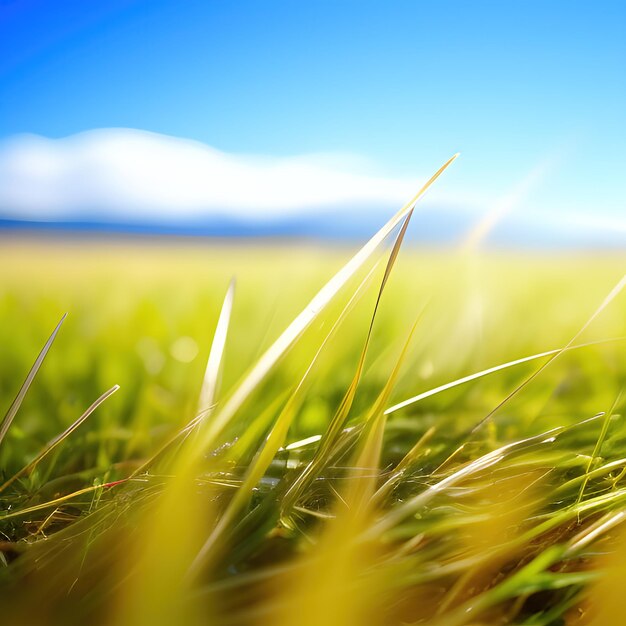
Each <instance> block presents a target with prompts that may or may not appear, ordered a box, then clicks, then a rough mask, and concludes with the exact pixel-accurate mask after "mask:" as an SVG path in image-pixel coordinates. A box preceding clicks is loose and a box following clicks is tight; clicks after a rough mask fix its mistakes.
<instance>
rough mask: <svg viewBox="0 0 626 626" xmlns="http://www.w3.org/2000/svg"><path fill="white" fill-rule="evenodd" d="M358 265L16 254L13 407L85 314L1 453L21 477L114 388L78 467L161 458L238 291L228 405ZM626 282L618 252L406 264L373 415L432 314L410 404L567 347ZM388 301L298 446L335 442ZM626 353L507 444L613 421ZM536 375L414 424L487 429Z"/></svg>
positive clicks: (225, 251) (102, 242) (165, 253)
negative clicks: (329, 430) (440, 422)
mask: <svg viewBox="0 0 626 626" xmlns="http://www.w3.org/2000/svg"><path fill="white" fill-rule="evenodd" d="M352 251H353V250H352V249H351V248H350V246H348V245H346V246H344V247H341V246H339V247H337V246H334V247H330V246H325V245H323V244H315V243H312V242H307V241H302V242H289V241H282V242H265V243H263V242H262V241H258V242H248V243H246V242H245V241H240V242H237V243H228V242H226V241H219V240H202V239H190V240H169V239H168V240H161V239H158V238H154V239H149V238H147V239H143V240H135V239H121V240H107V239H102V238H94V239H93V240H87V241H84V240H79V239H72V238H65V239H63V238H47V239H46V238H44V239H39V240H37V239H32V238H30V239H29V238H23V239H20V238H15V239H11V240H9V239H4V240H3V242H2V246H1V248H0V282H1V284H2V292H1V296H0V319H1V321H2V323H1V324H0V343H1V345H2V346H3V358H2V360H1V361H0V384H1V385H2V387H1V390H0V391H1V394H2V398H3V401H4V404H5V405H7V407H8V402H9V399H10V398H11V397H12V395H14V394H15V393H16V391H17V389H18V387H19V385H20V384H21V381H22V380H23V378H24V376H25V374H26V372H27V370H28V368H29V367H30V364H31V363H32V361H33V359H34V357H35V356H36V354H37V352H38V351H39V349H40V347H41V345H43V342H44V341H45V338H46V337H47V335H48V334H49V332H50V331H51V329H52V328H53V326H54V324H55V323H56V322H57V321H58V319H59V318H60V317H61V315H62V314H63V313H65V312H68V313H69V317H68V319H67V320H66V322H65V324H64V326H63V328H62V330H61V333H60V335H59V337H58V339H57V342H56V344H55V345H54V349H53V350H52V351H51V353H50V354H49V356H48V357H47V361H46V363H45V366H44V367H43V369H42V370H41V372H40V374H39V375H38V377H37V379H36V382H35V384H34V385H33V387H32V389H31V391H30V392H29V394H28V396H27V399H26V401H25V402H24V405H23V408H22V410H21V411H20V415H19V419H18V420H16V422H15V426H14V429H13V430H12V432H11V433H10V437H11V445H10V446H5V448H4V450H2V452H1V454H2V455H4V457H3V458H4V462H5V463H6V462H7V461H9V464H8V467H9V468H11V467H14V466H15V464H19V463H23V462H24V461H25V460H26V459H27V458H28V457H29V455H32V454H33V453H34V452H35V451H36V450H37V449H38V448H39V447H40V446H41V445H42V444H43V443H44V442H45V441H47V440H48V439H49V438H50V437H51V436H52V435H53V434H54V433H56V432H58V431H59V430H60V429H62V428H63V427H65V426H67V425H69V424H70V423H71V422H72V421H73V420H74V419H76V418H77V416H78V415H79V414H80V413H81V412H82V411H83V410H84V409H85V408H86V407H87V406H88V405H89V404H90V403H91V402H92V401H93V400H94V399H95V398H96V397H97V396H98V395H99V394H100V393H102V392H103V391H104V390H105V389H107V388H109V387H110V386H111V385H113V384H116V383H117V384H119V385H121V391H120V392H119V393H118V394H117V395H116V396H115V397H113V398H111V400H109V401H108V402H107V403H106V405H105V406H103V407H102V408H101V409H100V410H99V411H98V412H97V414H95V415H94V416H93V418H92V420H91V422H90V423H88V424H87V425H85V426H84V427H83V428H82V429H81V431H80V432H78V433H76V434H75V435H74V437H78V438H81V439H84V440H85V442H88V445H87V447H86V449H85V450H84V451H83V452H82V456H81V458H80V459H74V460H73V461H72V460H71V459H68V461H67V462H68V463H76V464H78V465H79V466H85V467H89V466H94V467H95V466H101V467H106V466H107V465H108V464H109V463H111V462H115V461H120V460H122V459H125V458H127V457H128V456H129V455H130V456H136V457H141V456H142V455H145V454H146V453H147V452H148V451H149V450H151V449H153V447H154V446H155V445H156V444H157V443H158V442H159V441H160V440H162V439H163V438H164V437H165V436H166V434H167V433H168V432H171V431H172V430H173V429H174V428H176V427H179V426H181V425H182V424H184V423H186V422H187V421H188V420H189V419H190V418H191V417H192V415H193V412H194V410H195V408H196V404H197V401H198V393H199V389H200V385H201V381H202V376H203V372H204V368H205V366H206V360H207V356H208V351H209V347H210V344H211V337H212V333H213V332H214V328H215V324H216V322H217V316H218V314H219V310H220V306H221V301H222V298H223V297H224V293H225V291H226V288H227V286H228V282H229V281H230V279H231V278H233V277H235V278H236V283H237V285H236V297H235V304H234V310H233V318H232V326H231V328H232V330H231V333H230V335H229V338H228V344H227V348H226V354H225V359H224V374H223V385H224V387H223V388H224V390H226V391H227V390H228V389H230V388H232V387H233V386H234V385H235V384H236V383H237V381H238V380H240V379H241V377H242V376H243V375H244V373H245V372H246V371H247V370H248V369H249V367H250V366H251V365H252V364H253V362H254V361H255V360H256V359H257V358H258V357H259V356H260V354H261V353H262V352H263V351H264V350H265V349H266V348H267V347H268V346H269V345H270V343H271V342H273V340H274V339H275V338H276V337H277V336H278V334H279V333H280V332H281V331H282V330H283V329H284V328H285V327H286V326H287V324H288V322H289V321H290V320H291V319H293V318H294V317H295V315H296V314H297V313H298V312H299V311H300V310H301V309H302V308H303V307H304V305H305V304H306V303H307V302H308V300H309V299H310V298H311V297H312V296H313V295H314V293H315V292H316V291H317V290H318V289H319V288H320V287H321V286H322V285H323V283H324V282H325V281H326V280H328V279H329V278H330V276H331V275H332V274H333V273H334V272H335V271H337V270H338V269H339V267H340V266H341V265H342V264H343V263H345V262H346V260H347V259H348V257H349V255H350V253H351V252H352ZM623 267H624V256H623V255H621V254H619V253H616V252H613V253H606V254H602V253H595V254H581V253H567V252H559V253H543V254H541V253H540V254H533V255H532V256H531V255H529V254H524V253H515V252H497V251H491V252H477V251H471V252H467V253H464V252H462V251H454V250H447V249H445V250H436V249H433V250H430V251H428V250H427V251H418V250H416V249H412V248H407V249H406V250H405V251H403V252H402V255H401V257H400V261H399V263H398V266H397V268H396V270H395V271H394V274H393V277H392V279H391V281H390V284H389V288H388V291H387V292H386V293H385V294H384V297H383V302H382V306H381V309H380V318H379V320H378V322H377V324H376V328H375V332H374V337H373V346H372V350H371V357H370V359H369V360H368V363H367V371H366V375H365V379H364V381H363V384H362V390H361V391H360V392H359V393H360V395H359V397H358V398H357V403H361V406H367V403H368V402H371V401H372V398H373V397H374V395H375V394H376V393H377V391H378V390H379V388H380V386H381V385H382V384H383V381H385V380H386V377H387V376H388V374H389V371H390V370H391V368H392V364H393V359H394V358H395V355H396V352H397V349H398V346H399V345H400V343H401V342H402V341H403V340H404V338H405V336H406V333H407V332H408V329H409V328H410V326H411V324H412V323H413V321H414V319H415V318H416V317H417V315H418V313H420V311H422V310H423V311H424V314H423V318H422V320H421V322H420V324H419V326H418V328H417V331H416V335H415V338H414V341H413V345H412V347H411V353H410V361H409V362H408V363H407V364H406V365H405V367H404V368H403V374H402V377H401V380H400V383H399V385H398V388H397V390H396V391H395V394H394V398H397V399H398V400H401V399H404V398H405V397H410V396H414V395H416V394H417V393H420V392H422V391H424V390H426V389H429V388H431V387H435V386H437V385H440V384H442V383H445V382H448V381H450V380H454V379H456V378H460V377H462V376H464V375H467V374H471V373H473V372H475V371H479V370H482V369H485V368H488V367H491V366H495V365H498V364H499V363H504V362H507V361H511V360H514V359H517V358H521V357H524V356H528V355H531V354H534V353H538V352H542V351H546V350H550V349H554V348H559V347H561V346H564V345H565V344H566V343H567V341H569V339H570V338H571V337H572V336H573V335H574V334H575V333H576V332H577V330H578V329H579V328H580V327H581V326H582V325H583V323H584V322H585V321H586V319H587V318H588V317H589V316H590V315H591V313H592V312H593V311H594V310H595V308H596V307H597V306H598V305H599V303H600V302H601V301H602V299H603V297H604V296H605V295H606V294H607V293H608V292H609V291H610V288H611V287H612V286H613V285H614V284H615V283H616V282H617V280H618V279H619V276H620V271H621V270H622V268H623ZM378 271H379V273H380V271H382V270H380V269H379V270H378ZM374 295H375V289H373V288H370V290H369V293H367V294H365V295H364V296H363V301H362V302H361V303H360V304H359V305H358V306H356V307H355V309H354V311H353V312H352V313H351V314H350V317H349V318H348V320H347V322H346V323H345V325H344V327H343V329H342V331H341V333H340V335H339V337H338V340H337V341H334V342H333V345H332V349H331V350H330V351H329V352H330V354H328V355H326V356H325V357H324V358H325V359H326V360H325V365H324V367H323V368H321V371H320V373H319V376H318V379H319V380H317V382H316V385H315V388H314V391H313V392H312V393H311V394H310V395H309V397H308V398H307V402H306V404H305V406H304V408H303V411H302V414H301V415H300V416H299V418H298V420H296V422H295V424H294V426H293V428H292V437H293V438H296V439H297V438H303V437H307V436H310V435H313V434H317V433H320V432H322V431H323V429H324V427H325V425H326V423H327V422H328V419H329V418H330V414H331V406H329V405H332V404H333V403H336V402H337V400H338V398H340V397H341V395H342V393H343V392H344V391H345V389H346V388H347V386H348V384H349V381H350V379H351V377H352V374H353V368H354V366H355V362H356V359H357V356H358V352H359V350H360V347H361V344H362V342H363V340H364V337H365V332H366V329H367V324H368V322H369V316H370V315H371V312H372V307H373V297H374ZM344 301H345V299H344ZM340 302H341V300H340ZM625 306H626V303H625V301H624V298H623V297H622V298H621V299H618V300H617V301H616V302H615V303H613V304H612V305H611V307H610V308H609V309H607V310H606V311H605V312H604V313H603V314H602V316H601V317H600V318H599V319H598V320H597V321H596V322H595V323H594V324H593V325H592V326H591V327H590V328H589V329H588V330H587V331H586V332H585V334H584V336H583V337H581V338H580V342H583V341H594V340H601V339H610V338H619V337H623V336H625V335H626V326H625V324H626V315H625V314H624V312H625ZM332 314H333V313H329V314H328V315H329V316H331V315H332ZM327 323H328V322H327ZM322 324H323V323H322V322H320V325H319V328H316V329H313V330H312V331H310V332H309V333H308V334H307V335H305V337H304V340H303V341H302V342H300V343H299V344H298V346H297V348H296V349H295V350H294V351H293V353H292V354H290V355H289V357H288V358H287V359H286V361H285V362H284V363H283V364H281V366H280V368H279V370H278V372H277V373H276V374H275V375H274V377H273V378H272V379H271V380H270V381H269V383H268V385H269V389H268V390H267V395H268V396H269V397H273V395H275V393H274V392H275V391H276V390H278V389H280V387H281V385H284V384H286V383H287V384H292V381H293V377H294V376H295V375H296V374H297V372H298V371H299V369H298V368H299V367H301V365H300V364H301V363H302V362H304V361H305V360H306V359H307V358H310V356H311V355H312V350H313V347H314V346H316V345H317V344H316V342H317V341H318V338H319V329H321V328H323V325H322ZM623 348H624V346H623V343H621V342H619V341H617V342H612V343H606V344H600V345H596V346H592V347H587V348H584V349H580V350H577V351H573V352H571V353H568V354H564V355H562V356H561V357H560V358H559V360H558V361H557V362H556V363H555V364H554V365H552V366H551V367H550V368H549V369H548V370H547V371H546V372H545V373H543V374H542V376H541V378H540V379H539V380H537V381H536V382H534V383H533V385H532V386H531V388H529V389H528V390H526V391H524V394H523V396H522V399H521V402H519V403H518V404H517V405H516V406H515V407H511V408H509V407H507V408H506V410H505V411H504V414H503V415H502V416H500V417H499V419H498V420H496V422H495V425H496V429H497V430H498V431H502V430H503V429H504V428H505V426H506V425H507V424H509V423H510V421H511V419H512V418H511V416H514V417H515V430H516V434H517V435H520V436H523V435H526V434H530V433H531V432H533V430H534V429H536V428H539V426H538V425H537V424H536V423H535V422H537V421H539V422H545V421H546V420H549V419H553V420H554V422H555V423H556V422H558V423H569V422H571V421H576V420H579V419H582V418H583V417H585V416H589V415H591V414H593V413H594V412H597V411H599V410H602V409H603V408H605V407H604V405H605V404H606V403H608V402H610V397H611V394H614V393H616V389H617V387H618V386H619V383H620V381H623V377H624V375H625V372H624V369H623ZM620 355H621V356H620ZM532 367H534V364H533V363H531V364H524V365H520V366H517V367H515V368H512V369H510V370H507V371H505V372H501V373H497V374H495V375H493V376H491V377H488V378H487V379H484V380H479V381H476V382H474V383H471V384H469V385H466V386H464V387H462V388H459V389H457V390H451V391H448V392H446V393H444V394H442V395H441V396H440V397H439V396H437V397H434V398H432V399H429V400H426V401H425V402H424V403H422V404H420V405H417V406H415V407H409V409H407V410H405V411H403V412H401V413H399V414H398V417H399V418H411V419H415V420H417V421H420V422H421V423H422V424H423V423H424V420H426V422H425V423H430V422H432V421H433V420H434V417H433V415H432V414H431V413H432V411H433V410H435V411H437V412H441V411H443V412H444V413H445V414H446V415H448V416H451V415H452V413H453V414H454V415H455V416H456V421H457V422H458V423H459V424H461V423H462V422H463V421H464V420H465V419H467V420H470V421H471V419H472V418H474V419H478V418H479V417H480V416H481V415H482V414H484V413H487V412H488V411H489V410H490V409H491V408H493V406H494V405H495V404H497V402H498V401H499V400H500V399H502V397H503V396H504V395H505V394H506V393H507V391H508V390H510V389H511V388H512V387H513V386H514V385H515V384H516V383H517V382H520V381H521V380H522V379H523V377H524V375H525V374H526V373H527V372H528V371H530V370H531V369H532ZM462 418H463V419H462ZM542 425H545V424H542ZM503 436H504V435H503ZM7 455H10V456H11V459H7V458H6V457H7ZM6 467H7V466H6V465H5V472H6V471H7V470H6ZM15 469H17V467H15Z"/></svg>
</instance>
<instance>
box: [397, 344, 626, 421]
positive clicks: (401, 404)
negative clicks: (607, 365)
mask: <svg viewBox="0 0 626 626" xmlns="http://www.w3.org/2000/svg"><path fill="white" fill-rule="evenodd" d="M624 339H626V337H616V338H614V339H600V340H598V341H591V342H589V343H581V344H578V345H576V346H572V345H570V346H565V347H564V348H555V349H554V350H547V351H546V352H539V353H537V354H532V355H530V356H525V357H523V358H521V359H515V360H514V361H508V362H507V363H501V364H500V365H494V366H493V367H489V368H487V369H486V370H481V371H480V372H476V373H474V374H470V375H469V376H463V378H457V379H456V380H453V381H451V382H449V383H445V384H444V385H439V387H434V388H433V389H429V390H428V391H424V392H423V393H420V394H418V395H416V396H413V397H412V398H408V399H407V400H403V401H402V402H398V404H394V405H393V406H392V407H389V408H388V409H387V410H386V411H385V415H389V414H390V413H394V412H395V411H399V410H400V409H403V408H404V407H407V406H409V405H411V404H415V403H416V402H419V401H420V400H425V399H426V398H430V396H434V395H437V394H438V393H441V392H442V391H447V390H448V389H452V388H453V387H458V386H459V385H463V384H465V383H469V382H471V381H472V380H477V379H478V378H482V377H483V376H488V375H489V374H495V373H496V372H499V371H500V370H504V369H507V368H509V367H513V366H515V365H521V364H522V363H528V362H529V361H535V360H536V359H541V358H543V357H546V356H550V355H557V354H559V353H561V352H567V351H569V350H578V349H580V348H587V347H589V346H595V345H599V344H603V343H607V342H609V341H623V340H624Z"/></svg>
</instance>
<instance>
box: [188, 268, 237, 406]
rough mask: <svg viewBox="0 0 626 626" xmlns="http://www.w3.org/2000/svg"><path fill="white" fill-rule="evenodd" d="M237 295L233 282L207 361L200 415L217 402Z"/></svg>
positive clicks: (200, 401) (224, 303)
mask: <svg viewBox="0 0 626 626" xmlns="http://www.w3.org/2000/svg"><path fill="white" fill-rule="evenodd" d="M234 295H235V280H234V279H233V280H231V281H230V284H229V285H228V290H227V291H226V296H225V297H224V302H223V304H222V310H221V311H220V316H219V318H218V320H217V326H216V327H215V334H214V335H213V342H212V343H211V350H210V352H209V359H208V361H207V366H206V371H205V373H204V379H203V381H202V388H201V390H200V400H199V402H198V411H197V412H198V413H199V414H200V413H203V412H207V411H209V410H210V408H211V407H212V406H213V403H214V402H215V396H216V394H217V390H218V383H219V377H220V372H221V369H222V359H223V356H224V346H225V345H226V337H227V335H228V327H229V324H230V316H231V313H232V309H233V298H234Z"/></svg>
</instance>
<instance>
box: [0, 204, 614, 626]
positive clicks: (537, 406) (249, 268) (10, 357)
mask: <svg viewBox="0 0 626 626" xmlns="http://www.w3.org/2000/svg"><path fill="white" fill-rule="evenodd" d="M416 218H417V219H416ZM416 218H414V219H416V224H411V226H410V227H411V228H413V227H416V228H419V218H418V216H417V215H416ZM392 234H393V233H392ZM402 234H403V233H402V231H401V233H400V238H399V239H398V238H396V239H395V244H394V239H393V238H391V239H390V241H388V242H386V245H381V246H377V247H376V249H375V250H374V251H373V254H372V256H371V257H370V258H369V259H367V260H366V261H365V262H363V263H362V264H361V265H360V266H359V267H357V268H355V271H354V272H353V273H352V275H350V276H347V277H346V281H345V284H344V285H343V286H342V287H341V289H338V290H337V294H336V295H333V297H332V299H331V298H328V302H326V301H324V302H323V306H322V305H319V302H320V301H319V300H317V301H314V302H317V304H315V305H314V306H313V307H309V308H307V305H308V303H309V302H310V301H311V299H312V298H313V297H314V296H315V294H316V293H318V292H319V290H320V289H322V287H323V286H324V285H325V284H327V282H328V281H329V280H330V279H331V278H332V277H333V276H334V275H335V274H336V273H337V272H340V271H342V268H345V267H346V263H347V262H348V261H349V259H350V258H351V257H352V255H353V254H354V253H355V252H356V248H353V246H349V245H347V244H346V245H343V246H339V245H335V246H330V245H329V246H323V245H319V244H315V243H312V242H307V241H290V242H276V241H247V242H246V241H240V242H236V243H235V242H225V241H213V240H202V239H197V240H194V239H188V240H176V239H168V240H160V239H132V238H128V239H123V238H122V239H101V238H93V239H87V240H85V239H71V238H64V239H63V238H54V237H47V238H45V237H39V238H37V237H35V238H29V237H25V236H11V237H10V238H9V237H8V236H5V237H4V238H3V239H2V241H1V244H0V285H1V286H2V289H1V292H0V346H2V358H1V359H0V415H3V414H4V413H5V411H9V413H8V415H9V416H10V420H9V422H10V423H8V422H7V419H6V418H5V421H4V422H3V423H2V427H1V428H0V432H2V436H1V437H0V482H2V483H3V484H2V485H1V486H0V597H1V599H2V613H3V620H5V623H7V624H9V623H10V624H24V625H26V624H28V625H37V624H42V625H43V624H79V623H80V624H83V623H89V624H103V625H104V624H110V625H124V624H129V625H130V624H133V625H137V624H146V625H149V624H150V625H156V624H164V625H165V624H175V623H176V624H233V625H234V624H242V625H243V624H263V625H265V624H267V625H276V626H287V625H288V624H296V623H297V624H301V625H305V626H308V625H310V626H318V625H320V624H325V625H337V626H351V625H354V626H356V625H363V626H365V625H367V626H369V625H381V626H382V625H396V624H397V625H401V624H421V623H428V624H439V625H441V626H455V625H460V624H474V625H476V624H528V625H530V624H533V625H540V624H542V625H545V626H550V625H552V626H554V625H556V624H598V625H604V624H617V623H621V621H622V620H623V616H624V614H625V610H624V609H623V608H622V607H621V603H620V602H619V592H620V590H621V587H622V586H623V582H624V580H625V579H626V578H625V577H626V567H625V566H624V562H626V560H625V558H624V557H626V543H625V542H624V539H623V538H622V535H623V533H622V530H621V525H622V522H623V520H624V519H625V518H626V471H625V470H626V429H625V428H624V419H623V415H624V403H625V401H626V397H624V396H620V392H621V390H622V389H623V387H624V385H625V382H626V361H625V358H624V356H625V354H626V352H625V350H626V343H625V342H626V294H624V293H622V292H621V291H620V289H619V287H618V288H616V285H618V286H619V283H620V280H621V279H622V275H623V273H624V267H626V257H625V256H624V254H623V253H621V252H619V251H613V252H611V251H595V252H568V251H559V252H541V251H533V252H528V251H526V252H513V251H498V250H493V249H491V250H484V249H482V248H481V247H480V246H479V247H476V246H474V247H468V246H463V245H459V246H456V247H453V248H450V249H424V248H420V247H417V246H415V245H411V244H409V245H406V244H405V246H404V247H403V248H402V249H400V247H399V244H400V243H401V235H402ZM396 236H397V235H396ZM233 279H234V282H233ZM607 296H608V297H607ZM303 310H304V311H305V312H307V311H308V314H309V320H308V322H307V323H306V324H303V325H302V326H301V327H299V330H298V332H295V331H294V334H293V336H292V337H291V340H290V341H289V342H287V340H286V339H285V335H281V333H283V332H284V331H285V329H288V328H292V327H290V324H291V323H292V321H293V320H294V319H296V318H297V317H298V315H299V314H300V312H301V311H303ZM66 312H67V313H68V316H67V318H66V319H64V321H63V323H62V325H61V327H60V329H59V330H58V334H57V335H56V336H55V338H54V341H53V343H52V344H51V345H50V349H49V351H48V352H47V354H46V356H45V360H44V361H43V362H42V363H41V366H40V367H38V368H37V372H36V375H35V377H34V379H33V380H32V384H30V386H29V388H28V389H27V391H26V393H25V395H24V396H23V399H22V400H20V402H19V407H15V408H16V409H17V410H16V411H15V412H14V415H11V410H10V406H11V403H12V402H13V399H14V398H15V396H16V394H18V391H19V390H20V386H21V385H22V383H23V382H24V380H25V378H26V376H27V374H28V372H29V369H30V368H31V366H32V365H33V362H34V361H35V359H36V358H37V355H38V353H39V352H40V350H41V349H42V347H43V346H44V344H45V343H46V341H47V339H48V337H49V336H50V333H51V332H52V331H53V329H54V328H55V326H56V325H57V323H58V322H59V320H60V319H61V317H62V316H63V315H64V314H65V313H66ZM281 337H282V339H281ZM276 342H278V343H276ZM277 345H278V348H276V346H277ZM268 354H269V355H270V356H269V357H268V356H267V355H268ZM274 357H275V358H274ZM527 357H528V358H527ZM207 363H208V366H207ZM259 364H261V365H259ZM500 366H502V367H500ZM448 383H453V384H448ZM115 385H119V389H117V388H115V387H114V386H115ZM107 390H111V391H110V397H109V396H106V397H105V398H104V399H103V401H102V403H101V405H98V406H96V407H94V410H93V412H91V413H89V414H88V415H85V411H86V410H87V409H88V407H90V405H92V403H94V401H96V400H97V399H98V398H101V396H102V394H105V393H106V392H107ZM407 400H410V401H409V402H404V401H407ZM14 406H15V405H14ZM59 435H61V436H59Z"/></svg>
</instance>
